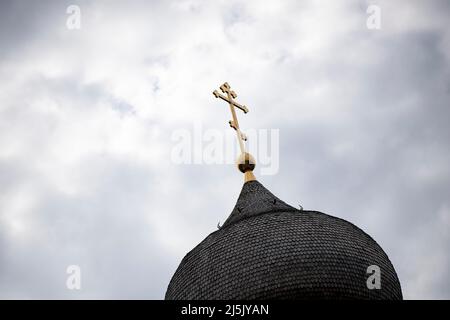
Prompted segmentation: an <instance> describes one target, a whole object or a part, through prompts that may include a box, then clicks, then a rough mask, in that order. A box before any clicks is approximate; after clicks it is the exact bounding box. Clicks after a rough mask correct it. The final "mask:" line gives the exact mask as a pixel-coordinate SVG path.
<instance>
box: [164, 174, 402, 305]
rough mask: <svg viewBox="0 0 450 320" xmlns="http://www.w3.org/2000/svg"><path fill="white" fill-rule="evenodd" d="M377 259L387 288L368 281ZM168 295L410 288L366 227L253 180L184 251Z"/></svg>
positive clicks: (349, 295) (377, 292) (386, 295)
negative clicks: (216, 225)
mask: <svg viewBox="0 0 450 320" xmlns="http://www.w3.org/2000/svg"><path fill="white" fill-rule="evenodd" d="M373 265H375V266H378V267H379V270H380V277H381V278H380V285H381V286H380V288H379V289H377V288H371V289H369V287H368V285H367V281H368V278H369V276H370V274H368V273H367V272H368V271H367V270H368V267H369V266H373ZM165 298H166V299H168V300H179V299H182V300H203V299H206V300H213V299H243V300H245V299H390V300H391V299H402V291H401V287H400V283H399V279H398V277H397V274H396V272H395V269H394V267H393V265H392V263H391V262H390V261H389V258H388V256H387V255H386V253H385V252H384V251H383V249H382V248H381V247H380V246H379V245H378V244H377V243H376V242H375V240H373V239H372V238H371V237H370V236H369V235H367V234H366V233H365V232H364V231H362V230H361V229H359V228H358V227H356V226H355V225H353V224H352V223H350V222H348V221H345V220H343V219H340V218H336V217H333V216H330V215H327V214H325V213H321V212H317V211H307V210H298V209H296V208H294V207H292V206H290V205H288V204H286V203H284V202H283V201H281V200H280V199H278V198H277V197H275V196H274V195H273V194H272V193H271V192H270V191H268V190H267V189H266V188H265V187H264V186H263V185H262V184H261V183H259V182H258V181H257V180H249V181H247V182H245V183H244V186H243V188H242V191H241V193H240V196H239V199H238V201H237V203H236V206H235V207H234V209H233V211H232V212H231V214H230V216H229V217H228V219H227V220H226V221H225V223H224V224H223V226H222V227H221V228H220V229H219V230H217V231H215V232H212V233H211V234H210V235H209V236H207V237H206V239H205V240H203V241H202V242H201V243H200V244H199V245H197V246H196V247H195V248H194V249H192V251H190V252H189V253H188V254H187V255H186V256H185V257H184V258H183V260H182V261H181V263H180V265H179V267H178V269H177V270H176V272H175V274H174V275H173V277H172V280H171V281H170V283H169V286H168V289H167V292H166V296H165Z"/></svg>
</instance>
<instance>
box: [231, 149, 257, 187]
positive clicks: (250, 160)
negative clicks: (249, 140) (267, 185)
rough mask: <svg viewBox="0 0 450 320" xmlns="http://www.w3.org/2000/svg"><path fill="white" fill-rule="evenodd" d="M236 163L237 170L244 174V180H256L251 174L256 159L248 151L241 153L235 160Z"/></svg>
mask: <svg viewBox="0 0 450 320" xmlns="http://www.w3.org/2000/svg"><path fill="white" fill-rule="evenodd" d="M236 165H237V167H238V169H239V171H240V172H242V173H243V174H244V180H245V182H247V181H252V180H256V178H255V175H254V174H253V170H254V169H255V167H256V161H255V158H254V157H253V156H252V155H251V154H250V153H248V152H244V153H241V155H240V156H239V157H238V158H237V160H236Z"/></svg>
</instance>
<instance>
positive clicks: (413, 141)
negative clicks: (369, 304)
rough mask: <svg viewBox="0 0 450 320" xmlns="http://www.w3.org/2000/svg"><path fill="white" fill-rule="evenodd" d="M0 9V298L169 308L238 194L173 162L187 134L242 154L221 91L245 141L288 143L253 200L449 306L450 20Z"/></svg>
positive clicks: (214, 174)
mask: <svg viewBox="0 0 450 320" xmlns="http://www.w3.org/2000/svg"><path fill="white" fill-rule="evenodd" d="M0 3H1V5H0V298H33V299H34V298H43V299H47V298H68V299H82V298H86V299H90V298H102V299H103V298H106V299H108V298H143V299H147V298H149V299H162V298H163V297H164V294H165V290H166V288H167V285H168V283H169V280H170V278H171V276H172V275H173V273H174V272H175V270H176V268H177V266H178V264H179V262H180V261H181V259H182V258H183V256H184V255H185V254H186V253H187V252H188V251H189V250H191V249H192V248H193V247H194V246H195V245H196V244H198V243H199V242H200V241H201V240H203V239H204V238H205V237H206V236H207V235H208V234H209V233H210V232H212V231H214V230H216V225H217V223H218V222H219V221H221V222H222V223H223V221H225V219H226V218H227V216H228V214H229V213H230V212H231V210H232V208H233V206H234V204H235V201H236V199H237V197H238V195H239V192H240V190H241V186H242V175H241V174H240V173H239V172H238V171H237V170H236V169H235V168H234V166H233V165H231V164H196V165H193V164H192V165H189V164H182V165H177V164H175V163H173V161H171V151H172V149H173V147H174V142H173V141H172V140H171V136H172V134H173V133H174V132H175V131H177V130H188V132H192V133H193V130H194V124H199V123H200V124H201V125H202V126H203V128H204V129H207V128H212V129H216V130H220V131H221V132H223V134H224V135H225V134H226V135H232V134H233V132H232V131H231V129H230V128H229V127H228V124H227V121H228V120H229V119H230V114H229V110H228V107H227V106H226V105H225V103H224V102H222V101H218V100H217V99H215V98H214V97H213V95H212V93H211V92H212V91H213V90H214V89H218V87H219V85H221V84H222V83H223V82H224V81H228V82H229V83H230V84H231V86H232V88H233V89H235V90H236V92H237V93H238V100H239V101H240V102H241V103H244V104H246V105H247V106H248V107H249V108H250V112H249V113H248V114H246V115H242V114H239V119H240V124H241V127H242V128H243V129H244V131H245V129H249V130H250V129H279V157H280V159H279V161H280V169H279V171H278V173H277V174H275V175H261V174H260V173H259V172H258V171H256V174H257V175H258V179H259V181H260V182H261V183H263V184H264V185H265V186H266V187H267V188H269V189H270V190H271V191H272V192H273V193H274V194H275V195H277V196H278V197H279V198H281V199H282V200H284V201H286V202H287V203H289V204H291V205H294V206H296V205H298V204H301V205H302V206H303V207H304V208H305V209H314V210H318V211H323V212H326V213H328V214H331V215H334V216H338V217H340V218H344V219H347V220H349V221H351V222H353V223H354V224H356V225H357V226H359V227H360V228H362V229H363V230H365V231H366V232H367V233H368V234H370V235H371V236H372V237H374V239H375V240H376V241H377V242H378V243H379V244H380V245H381V246H382V247H383V248H384V250H385V251H386V252H387V254H388V256H389V257H390V259H391V261H392V262H393V264H394V266H395V268H396V270H397V273H398V275H399V278H400V282H401V285H402V289H403V294H404V297H405V298H407V299H422V298H424V299H431V298H437V299H443V298H446V299H450V278H449V271H450V169H449V163H450V145H449V142H450V125H449V120H450V77H449V76H450V23H449V21H450V2H449V1H446V0H442V1H357V0H356V1H282V2H281V1H270V2H269V1H267V2H264V5H262V4H261V2H260V1H233V0H229V1H195V0H192V1H17V0H14V1H5V0H1V2H0ZM71 4H75V5H78V6H79V7H80V8H81V29H80V30H69V29H68V28H67V27H66V20H67V18H68V16H69V15H68V14H67V13H66V9H67V7H68V6H69V5H71ZM370 4H375V5H378V6H379V7H380V8H381V29H380V30H369V29H368V28H367V27H366V20H367V18H368V16H369V15H368V14H367V13H366V10H367V7H368V6H369V5H370ZM73 264H75V265H79V266H80V267H81V274H82V289H81V290H79V291H76V290H75V291H71V290H68V289H67V288H66V279H67V277H68V275H67V274H66V268H67V266H69V265H73Z"/></svg>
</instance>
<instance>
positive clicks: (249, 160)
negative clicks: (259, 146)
mask: <svg viewBox="0 0 450 320" xmlns="http://www.w3.org/2000/svg"><path fill="white" fill-rule="evenodd" d="M220 90H221V91H222V93H225V94H226V96H225V95H223V94H220V93H219V91H217V90H214V92H213V94H214V96H215V97H216V98H220V99H222V100H224V101H226V102H228V104H229V105H230V111H231V116H232V117H233V120H230V121H229V122H228V123H229V124H230V127H232V128H233V129H234V130H236V135H237V138H238V141H239V147H240V148H241V154H240V155H239V157H238V159H237V161H236V162H237V166H238V169H239V170H240V171H241V172H242V173H244V181H246V182H247V181H252V180H256V178H255V176H254V175H253V172H252V171H253V169H255V159H254V158H253V156H252V155H251V154H250V153H248V152H246V151H245V146H244V141H247V136H246V135H245V134H244V133H242V132H241V129H240V128H239V122H238V119H237V116H236V109H235V108H238V109H241V110H242V111H244V113H247V112H248V108H247V107H246V106H244V105H241V104H239V103H237V102H236V101H234V100H233V99H236V97H237V94H236V92H234V91H233V90H231V87H230V85H229V84H228V83H227V82H225V83H224V84H223V85H221V86H220Z"/></svg>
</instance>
